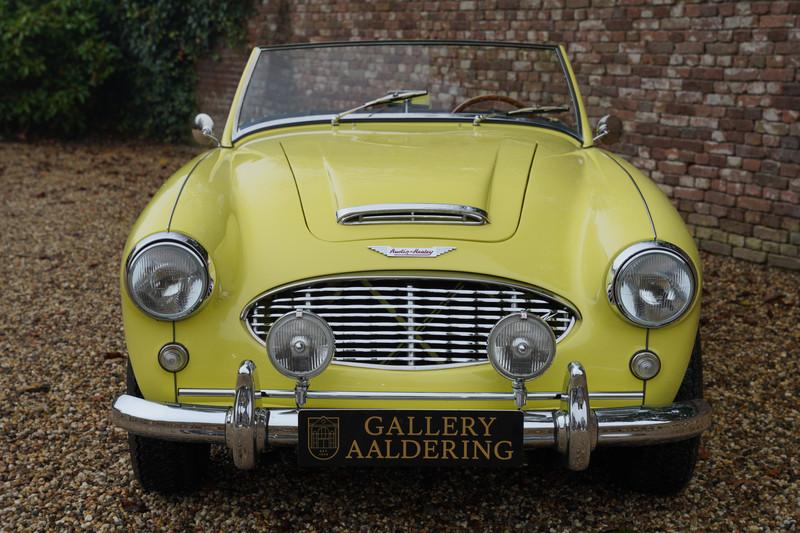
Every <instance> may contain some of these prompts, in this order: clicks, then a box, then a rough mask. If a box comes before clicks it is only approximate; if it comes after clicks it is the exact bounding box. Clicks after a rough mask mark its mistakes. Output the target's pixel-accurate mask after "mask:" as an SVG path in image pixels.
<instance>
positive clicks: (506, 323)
mask: <svg viewBox="0 0 800 533" xmlns="http://www.w3.org/2000/svg"><path fill="white" fill-rule="evenodd" d="M487 351H488V355H489V361H490V362H491V363H492V366H493V367H494V368H495V370H497V372H499V373H500V374H501V375H503V376H505V377H507V378H509V379H523V380H528V379H533V378H535V377H536V376H539V375H541V374H542V373H543V372H544V371H545V370H547V367H549V366H550V363H552V362H553V358H554V357H555V354H556V338H555V335H554V334H553V330H552V329H550V326H548V325H547V324H546V323H545V322H544V321H543V320H542V319H541V318H539V317H536V316H531V315H528V314H527V313H526V314H523V313H515V314H513V315H508V316H506V317H504V318H502V319H500V321H499V322H498V323H497V324H495V326H494V328H492V331H491V333H489V341H488V346H487Z"/></svg>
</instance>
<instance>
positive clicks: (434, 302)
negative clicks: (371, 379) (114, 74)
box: [243, 276, 576, 369]
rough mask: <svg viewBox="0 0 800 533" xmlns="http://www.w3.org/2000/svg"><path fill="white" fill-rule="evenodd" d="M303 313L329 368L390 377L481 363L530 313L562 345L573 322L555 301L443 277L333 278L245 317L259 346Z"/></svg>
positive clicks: (285, 294)
mask: <svg viewBox="0 0 800 533" xmlns="http://www.w3.org/2000/svg"><path fill="white" fill-rule="evenodd" d="M297 309H303V310H306V311H310V312H312V313H315V314H317V315H319V316H321V317H322V318H324V319H325V320H326V321H327V322H328V324H329V325H330V327H331V328H332V329H333V333H334V337H335V339H336V353H335V356H334V361H338V362H342V363H358V364H367V365H377V366H391V367H393V368H395V369H412V368H419V367H430V366H432V365H454V364H455V365H457V364H469V363H477V362H483V361H486V340H487V337H488V335H489V332H490V331H491V329H492V327H494V325H495V324H496V323H497V321H498V320H500V319H501V318H502V317H504V316H506V315H508V314H510V313H514V312H519V311H523V310H524V311H527V312H529V313H532V314H535V315H536V316H539V317H541V318H542V319H544V320H545V322H547V324H548V325H549V326H550V327H551V328H552V329H553V332H554V333H555V336H556V339H558V340H560V339H561V338H562V337H563V336H564V335H566V334H567V332H568V331H569V330H570V328H571V327H572V325H573V324H574V323H575V320H576V313H575V312H574V311H572V309H571V308H570V307H569V306H567V305H565V304H563V303H561V302H559V301H557V299H555V298H553V297H550V296H548V295H545V294H542V293H540V292H537V291H535V290H532V289H528V288H526V287H522V286H517V285H509V284H504V283H501V282H496V281H487V280H483V279H452V278H441V277H430V278H427V277H403V276H395V277H384V276H380V277H373V276H366V277H360V278H346V279H345V278H333V279H326V280H319V281H310V282H308V283H306V284H302V285H292V286H289V287H286V288H282V289H278V290H276V291H271V292H269V293H267V294H265V295H263V296H261V297H260V298H258V299H257V300H256V301H255V302H253V303H251V304H250V306H249V307H248V308H247V309H245V312H244V315H243V316H244V319H245V320H246V322H247V325H248V327H249V329H250V332H251V333H252V334H253V335H254V336H255V337H256V338H257V339H258V340H259V341H261V342H262V343H265V342H266V337H267V332H268V331H269V328H270V327H271V326H272V324H273V322H275V320H277V319H278V318H280V317H281V316H283V315H285V314H286V313H288V312H290V311H294V310H297Z"/></svg>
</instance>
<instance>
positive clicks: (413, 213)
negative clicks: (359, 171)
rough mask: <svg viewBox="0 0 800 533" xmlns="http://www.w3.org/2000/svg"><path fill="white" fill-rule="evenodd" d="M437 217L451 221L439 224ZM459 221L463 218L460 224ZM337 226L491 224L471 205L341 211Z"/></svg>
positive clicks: (391, 206)
mask: <svg viewBox="0 0 800 533" xmlns="http://www.w3.org/2000/svg"><path fill="white" fill-rule="evenodd" d="M364 217H370V219H367V220H364ZM372 217H375V218H372ZM436 217H450V218H444V219H439V220H437V219H436ZM456 217H460V220H459V219H458V218H456ZM336 222H338V223H339V224H343V225H362V224H363V225H366V224H462V225H471V226H480V225H484V224H488V223H489V215H488V214H487V213H486V211H484V210H483V209H480V208H478V207H472V206H469V205H456V204H421V203H397V204H369V205H358V206H354V207H344V208H341V209H338V210H337V211H336Z"/></svg>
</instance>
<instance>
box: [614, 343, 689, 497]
mask: <svg viewBox="0 0 800 533" xmlns="http://www.w3.org/2000/svg"><path fill="white" fill-rule="evenodd" d="M702 397H703V360H702V354H701V348H700V333H698V334H697V337H696V339H695V342H694V348H693V350H692V357H691V359H690V360H689V366H688V367H687V368H686V374H684V376H683V381H682V382H681V386H680V389H679V390H678V394H677V396H676V397H675V401H685V400H693V399H696V398H702ZM699 448H700V437H699V436H698V437H693V438H691V439H687V440H682V441H677V442H670V443H666V444H655V445H653V446H640V447H635V448H626V447H620V448H610V449H608V450H607V452H608V459H609V464H608V467H609V469H610V475H611V477H612V478H614V480H615V481H616V482H618V483H619V484H621V485H623V486H624V487H626V488H629V489H631V490H635V491H638V492H644V493H647V494H658V495H672V494H677V493H678V492H680V491H681V490H682V489H683V488H684V487H686V485H687V484H688V483H689V480H690V479H691V478H692V474H693V473H694V467H695V464H696V463H697V452H698V450H699Z"/></svg>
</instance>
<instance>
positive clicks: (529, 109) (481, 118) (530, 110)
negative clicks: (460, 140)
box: [472, 105, 569, 126]
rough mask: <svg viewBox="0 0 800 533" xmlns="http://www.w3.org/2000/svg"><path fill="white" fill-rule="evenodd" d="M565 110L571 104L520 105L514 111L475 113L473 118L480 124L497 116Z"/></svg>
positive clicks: (475, 123) (473, 123) (474, 123)
mask: <svg viewBox="0 0 800 533" xmlns="http://www.w3.org/2000/svg"><path fill="white" fill-rule="evenodd" d="M565 111H569V106H566V105H539V106H533V107H520V108H519V109H514V110H512V111H500V112H494V113H484V114H481V115H475V118H474V119H472V125H473V126H480V125H481V122H483V121H484V120H486V119H490V118H495V117H513V116H515V115H542V114H545V113H564V112H565Z"/></svg>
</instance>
